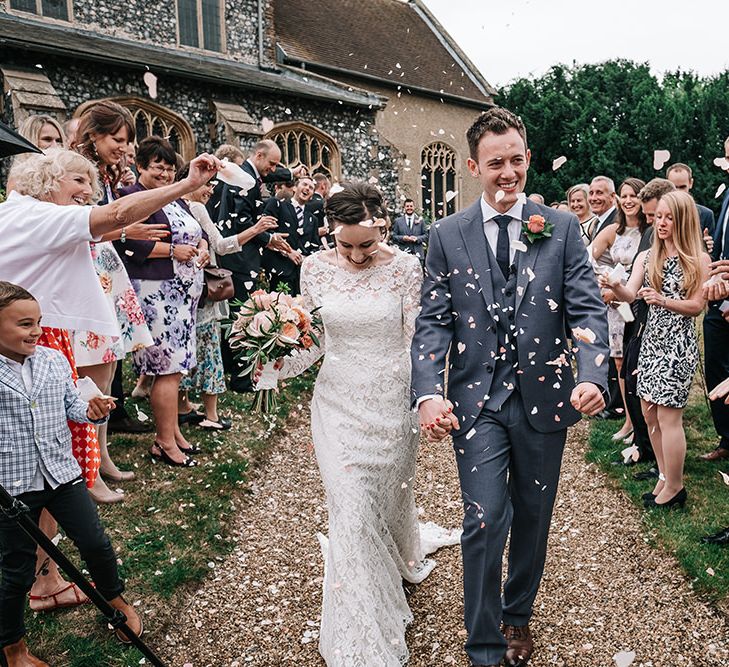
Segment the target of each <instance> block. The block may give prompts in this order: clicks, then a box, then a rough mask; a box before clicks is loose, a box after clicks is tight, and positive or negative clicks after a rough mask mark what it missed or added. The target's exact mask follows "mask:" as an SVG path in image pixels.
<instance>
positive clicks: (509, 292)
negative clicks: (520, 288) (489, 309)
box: [504, 289, 514, 296]
mask: <svg viewBox="0 0 729 667" xmlns="http://www.w3.org/2000/svg"><path fill="white" fill-rule="evenodd" d="M513 293H514V292H512V291H511V290H510V289H508V290H506V291H505V292H504V294H505V295H506V296H511V295H512V294H513Z"/></svg>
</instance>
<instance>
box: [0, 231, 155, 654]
mask: <svg viewBox="0 0 729 667" xmlns="http://www.w3.org/2000/svg"><path fill="white" fill-rule="evenodd" d="M54 222H55V221H54ZM80 228H81V226H79V229H80ZM40 320H41V309H40V306H39V304H38V302H37V301H36V300H35V298H34V297H33V295H32V294H31V293H30V292H28V291H27V290H25V289H24V288H22V287H19V286H18V285H14V284H11V283H8V282H4V281H0V377H2V379H3V381H2V382H0V406H1V407H0V411H1V413H2V419H0V442H4V443H12V447H2V448H0V449H1V450H2V451H0V483H1V484H2V486H3V487H4V488H5V489H6V490H7V491H8V493H10V494H11V495H12V496H14V497H15V498H16V499H17V500H18V501H20V502H22V503H24V504H25V505H26V506H27V507H28V508H29V514H28V515H27V516H28V517H29V518H30V519H31V520H32V521H33V522H34V523H35V524H37V525H38V524H39V522H40V515H41V512H42V511H43V510H47V511H48V512H50V514H51V515H52V516H53V517H54V518H55V519H57V520H58V522H59V523H60V525H61V527H62V528H63V530H64V531H65V533H66V535H67V536H68V537H69V538H70V539H71V541H72V542H73V543H74V545H75V546H76V548H77V549H78V550H79V553H80V555H81V558H82V559H83V561H84V562H85V565H86V567H87V568H88V570H89V572H90V573H91V576H92V578H93V580H94V583H95V585H96V588H97V590H98V591H99V593H101V595H102V596H103V597H104V598H105V599H106V600H107V601H108V602H109V604H110V605H111V606H112V607H114V608H115V609H118V610H119V611H121V612H123V613H124V614H125V615H126V617H127V623H128V624H129V627H130V628H131V629H132V630H133V631H134V632H135V633H136V634H141V633H142V621H141V618H140V617H139V615H138V613H137V611H136V610H135V609H134V607H133V606H131V605H129V604H128V603H127V602H126V600H124V598H123V597H122V592H123V591H124V584H123V582H122V580H121V578H120V577H119V572H118V570H117V560H116V559H117V556H116V553H115V551H114V548H113V546H112V544H111V542H110V541H109V537H108V536H107V535H106V533H105V532H104V529H103V527H102V525H101V522H100V520H99V515H98V512H97V510H96V507H95V506H94V503H93V502H92V501H91V498H90V497H89V494H88V492H87V490H86V488H85V487H84V484H82V483H79V482H82V481H83V477H82V470H81V468H80V467H79V464H78V462H77V461H76V459H75V458H74V456H73V454H72V444H71V432H70V430H69V428H68V425H67V420H73V422H74V423H100V422H102V421H104V420H105V419H106V417H107V416H108V414H109V410H110V408H111V404H112V402H113V401H112V400H111V399H108V398H103V397H96V398H92V399H91V400H89V401H88V402H86V401H84V400H82V399H81V396H80V395H79V392H78V389H77V388H76V387H75V385H74V380H73V374H72V369H71V367H70V366H69V364H68V361H67V360H66V359H65V358H64V356H63V355H62V354H61V353H60V352H58V351H57V350H51V349H48V348H45V347H42V346H41V345H39V341H40V338H41V336H42V335H43V329H42V328H41V326H40ZM29 399H32V400H29ZM35 555H36V545H35V542H34V541H33V539H32V538H31V537H30V536H28V535H27V534H26V533H25V531H24V530H23V529H22V528H21V527H20V525H19V524H18V523H16V521H15V520H14V519H13V518H11V517H9V516H5V515H4V514H2V513H0V575H1V576H0V609H2V613H0V654H1V657H2V658H3V659H2V661H0V662H2V663H3V664H5V665H8V666H9V667H30V666H31V665H36V666H39V667H43V666H45V667H48V663H46V662H43V661H42V660H40V659H39V658H36V657H35V656H33V655H32V654H31V653H30V652H29V651H28V646H27V644H26V642H25V634H26V628H25V624H24V612H25V598H26V595H27V594H28V591H30V590H31V586H32V584H33V580H34V579H35V562H36V560H35ZM117 635H118V636H119V638H120V639H123V640H127V638H126V636H125V635H124V634H123V633H122V632H121V631H117Z"/></svg>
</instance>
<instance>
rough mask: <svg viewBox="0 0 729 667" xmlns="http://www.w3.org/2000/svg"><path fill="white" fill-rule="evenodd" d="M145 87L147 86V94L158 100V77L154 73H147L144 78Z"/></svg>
mask: <svg viewBox="0 0 729 667" xmlns="http://www.w3.org/2000/svg"><path fill="white" fill-rule="evenodd" d="M142 79H143V80H144V85H145V86H147V93H149V96H150V97H151V98H152V99H153V100H154V99H156V98H157V77H156V76H155V75H154V74H152V72H145V73H144V76H143V77H142Z"/></svg>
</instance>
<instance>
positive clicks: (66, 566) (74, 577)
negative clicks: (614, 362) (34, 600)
mask: <svg viewBox="0 0 729 667" xmlns="http://www.w3.org/2000/svg"><path fill="white" fill-rule="evenodd" d="M0 511H2V512H3V514H5V516H7V517H8V519H10V520H11V521H15V523H17V524H18V525H19V526H20V528H22V530H23V531H24V532H25V533H26V534H27V535H28V537H30V539H32V540H33V541H34V542H35V543H36V544H38V545H39V546H40V547H41V548H42V549H43V550H44V551H45V552H46V553H47V554H48V555H49V556H50V557H51V558H52V559H53V560H54V561H55V562H56V564H57V565H58V567H60V568H61V569H62V570H63V571H64V572H65V574H66V575H67V576H68V577H69V579H71V581H73V583H74V584H76V585H77V586H78V587H79V588H80V589H81V590H82V591H83V592H84V593H85V594H86V595H87V596H88V598H89V599H90V600H91V601H92V602H93V603H94V605H96V607H97V608H98V609H99V611H101V613H102V614H104V617H105V618H106V620H107V622H108V623H109V625H111V627H112V628H113V629H114V630H121V631H122V632H123V633H124V634H125V635H126V636H127V637H128V638H129V640H130V642H131V643H132V644H133V645H134V646H136V647H137V648H138V649H139V651H140V652H141V653H142V654H143V655H144V657H145V658H147V659H148V660H149V661H150V663H151V664H152V665H154V666H155V667H166V666H165V663H163V662H162V661H161V660H160V659H159V658H158V657H157V656H156V655H155V653H154V652H153V651H152V649H151V648H149V647H148V646H147V645H146V644H145V643H144V642H143V641H142V640H141V639H140V638H139V637H138V636H137V635H136V634H135V633H134V632H133V631H132V630H131V628H130V627H129V626H128V625H127V617H126V616H125V615H124V613H123V612H122V611H119V610H118V609H114V607H112V606H111V605H110V604H109V603H108V602H107V601H106V600H105V599H104V597H103V596H102V595H101V593H99V592H98V591H97V590H96V589H95V588H94V587H93V586H92V585H91V583H90V582H89V580H88V579H86V577H84V575H83V574H82V573H81V572H80V571H79V570H78V569H77V568H76V566H75V565H74V564H73V563H72V562H71V561H70V560H68V558H66V556H65V555H64V553H63V552H62V551H61V550H60V549H59V548H58V547H57V546H56V545H55V544H53V542H51V540H50V539H49V538H48V537H47V536H46V535H45V534H44V533H43V531H42V530H41V529H40V528H39V527H38V525H37V524H35V523H34V522H33V521H32V520H31V518H30V517H29V516H28V512H29V508H28V506H27V505H26V504H25V503H23V502H22V501H20V500H18V499H17V498H13V496H11V495H10V494H9V493H8V492H7V491H6V490H5V488H4V487H3V486H2V484H0Z"/></svg>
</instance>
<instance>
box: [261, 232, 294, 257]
mask: <svg viewBox="0 0 729 667" xmlns="http://www.w3.org/2000/svg"><path fill="white" fill-rule="evenodd" d="M287 236H288V234H271V240H270V241H269V242H268V245H267V246H266V247H267V248H270V249H271V250H278V251H279V252H282V253H284V254H287V253H290V252H293V250H294V249H293V248H292V247H291V246H290V245H289V244H288V243H287V242H286V237H287Z"/></svg>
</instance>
